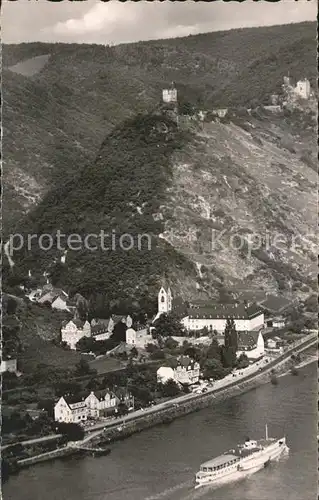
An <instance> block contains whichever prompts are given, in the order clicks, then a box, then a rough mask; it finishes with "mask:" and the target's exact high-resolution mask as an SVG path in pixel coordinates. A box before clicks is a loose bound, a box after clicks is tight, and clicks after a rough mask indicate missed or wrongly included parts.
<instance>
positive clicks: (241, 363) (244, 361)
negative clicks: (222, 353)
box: [237, 352, 249, 368]
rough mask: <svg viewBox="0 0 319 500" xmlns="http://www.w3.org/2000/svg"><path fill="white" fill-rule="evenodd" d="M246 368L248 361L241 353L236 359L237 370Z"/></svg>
mask: <svg viewBox="0 0 319 500" xmlns="http://www.w3.org/2000/svg"><path fill="white" fill-rule="evenodd" d="M247 366H249V359H248V358H247V356H246V354H245V353H244V352H243V353H242V354H241V355H240V356H239V358H238V359H237V368H247Z"/></svg>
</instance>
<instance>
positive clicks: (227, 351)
mask: <svg viewBox="0 0 319 500" xmlns="http://www.w3.org/2000/svg"><path fill="white" fill-rule="evenodd" d="M224 337H225V345H224V346H223V349H222V360H223V365H224V367H226V368H228V367H230V368H232V367H233V366H235V364H236V352H237V349H238V335H237V332H236V326H235V321H234V320H233V318H230V319H227V321H226V327H225V332H224Z"/></svg>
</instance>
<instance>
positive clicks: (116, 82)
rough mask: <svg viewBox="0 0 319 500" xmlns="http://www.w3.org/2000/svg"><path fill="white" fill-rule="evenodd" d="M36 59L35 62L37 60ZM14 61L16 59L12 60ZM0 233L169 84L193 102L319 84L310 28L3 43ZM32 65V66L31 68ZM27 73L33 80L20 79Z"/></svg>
mask: <svg viewBox="0 0 319 500" xmlns="http://www.w3.org/2000/svg"><path fill="white" fill-rule="evenodd" d="M38 56H48V57H43V58H41V61H42V63H43V66H42V69H41V65H39V61H38V62H37V64H36V65H35V63H34V58H36V57H38ZM17 63H20V64H18V66H16V65H17ZM3 67H4V71H3V102H4V106H3V120H4V123H5V132H4V146H3V154H4V161H5V163H4V180H5V184H4V213H3V214H4V231H5V233H8V231H9V226H10V230H11V229H12V226H14V224H15V223H16V222H18V221H19V220H20V217H21V214H22V213H26V212H27V211H29V210H30V209H31V208H32V207H33V206H34V205H36V204H37V203H38V202H39V201H40V200H41V199H42V198H43V196H44V195H45V193H46V192H47V191H48V190H49V189H50V188H51V187H52V186H53V185H54V184H56V183H60V182H61V178H63V182H67V181H68V179H72V178H73V177H74V175H76V173H77V171H78V169H79V166H81V165H83V164H90V162H92V161H93V160H94V158H95V156H96V154H97V151H98V149H99V147H100V145H101V143H102V141H103V140H104V138H105V136H106V135H107V134H108V133H109V132H110V131H111V130H112V129H113V127H114V126H116V125H118V124H119V123H121V122H122V121H123V120H125V119H127V118H129V117H131V116H133V115H134V114H135V113H136V112H148V111H150V110H152V109H154V107H156V106H157V104H158V102H159V100H160V97H161V90H162V88H163V87H164V86H165V85H167V84H168V83H169V82H171V81H172V80H173V81H175V82H176V85H177V88H178V89H179V98H180V100H181V102H183V101H190V102H191V103H192V104H193V105H195V106H197V107H198V108H200V109H201V108H204V109H212V108H214V107H224V106H237V105H240V106H250V105H251V103H252V102H255V101H256V100H257V101H258V102H267V100H268V99H269V95H270V94H271V93H273V92H276V91H277V90H278V89H280V86H281V83H282V78H283V76H284V75H286V74H288V72H290V76H291V77H292V79H294V80H296V79H299V78H301V77H304V76H307V77H308V78H309V79H310V82H311V84H312V85H313V86H315V85H316V69H315V68H316V25H315V23H300V24H292V25H287V26H273V27H264V28H251V29H240V30H231V31H225V32H215V33H207V34H200V35H195V36H189V37H185V38H178V39H169V40H155V41H148V42H139V43H135V44H123V45H119V46H115V47H104V46H99V45H75V44H43V43H32V44H20V45H4V46H3ZM35 67H37V68H38V71H37V72H35V73H34V71H35ZM25 75H31V76H25Z"/></svg>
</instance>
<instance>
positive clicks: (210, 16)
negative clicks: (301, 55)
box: [2, 0, 317, 44]
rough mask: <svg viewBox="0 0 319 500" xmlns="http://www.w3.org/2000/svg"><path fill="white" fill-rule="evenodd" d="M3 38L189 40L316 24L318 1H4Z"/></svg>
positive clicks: (53, 40)
mask: <svg viewBox="0 0 319 500" xmlns="http://www.w3.org/2000/svg"><path fill="white" fill-rule="evenodd" d="M2 10H3V12H2V33H3V35H2V39H3V41H4V42H5V43H19V42H29V41H43V42H57V41H59V42H75V43H102V44H106V43H121V42H133V41H139V40H149V39H152V38H153V39H154V38H170V37H176V36H186V35H189V34H196V33H202V32H209V31H219V30H227V29H232V28H240V27H248V26H266V25H272V24H287V23H291V22H300V21H305V20H313V21H314V20H315V19H316V15H317V3H316V2H314V1H306V0H299V1H298V2H297V3H296V2H295V1H294V0H281V1H280V2H277V3H272V4H269V3H268V2H254V1H252V0H246V1H245V2H242V3H237V2H222V1H216V2H212V3H204V2H196V3H195V2H170V1H165V2H157V1H155V2H145V1H139V2H131V1H127V2H118V1H116V0H111V1H110V2H106V3H104V2H102V1H93V0H87V1H82V2H69V1H64V2H57V3H56V2H48V1H47V0H37V1H36V2H26V1H23V0H20V1H19V2H8V1H6V2H4V3H3V8H2Z"/></svg>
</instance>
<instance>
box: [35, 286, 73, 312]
mask: <svg viewBox="0 0 319 500" xmlns="http://www.w3.org/2000/svg"><path fill="white" fill-rule="evenodd" d="M33 299H34V296H33ZM30 300H32V299H30ZM33 302H35V300H33ZM36 302H37V303H38V304H50V305H51V307H52V309H58V310H60V311H70V309H69V307H68V294H67V293H66V292H65V291H64V290H62V289H61V288H55V287H50V289H47V288H45V287H43V291H42V293H41V294H40V296H37V297H36Z"/></svg>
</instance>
